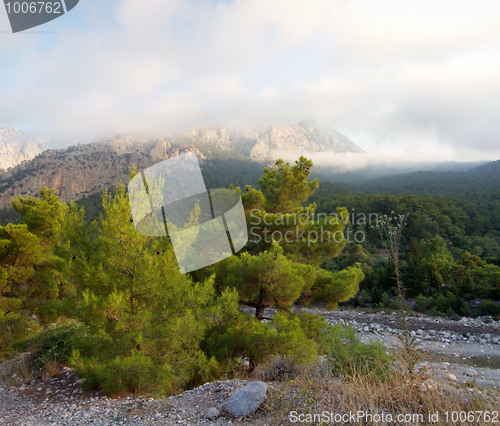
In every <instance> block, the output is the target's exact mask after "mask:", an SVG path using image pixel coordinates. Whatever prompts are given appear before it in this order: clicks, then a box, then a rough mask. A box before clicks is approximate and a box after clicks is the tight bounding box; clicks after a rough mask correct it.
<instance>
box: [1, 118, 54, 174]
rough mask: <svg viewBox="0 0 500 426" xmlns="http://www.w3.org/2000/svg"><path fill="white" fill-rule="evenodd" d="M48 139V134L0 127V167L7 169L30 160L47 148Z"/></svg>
mask: <svg viewBox="0 0 500 426" xmlns="http://www.w3.org/2000/svg"><path fill="white" fill-rule="evenodd" d="M49 140H50V138H49V137H48V136H40V135H37V134H35V133H26V132H22V131H20V130H16V129H14V128H13V127H0V169H3V170H7V169H9V168H11V167H14V166H17V165H18V164H20V163H21V162H23V161H29V160H31V159H32V158H34V157H36V156H37V155H38V154H40V153H41V152H42V151H43V150H45V149H46V148H47V143H48V142H49Z"/></svg>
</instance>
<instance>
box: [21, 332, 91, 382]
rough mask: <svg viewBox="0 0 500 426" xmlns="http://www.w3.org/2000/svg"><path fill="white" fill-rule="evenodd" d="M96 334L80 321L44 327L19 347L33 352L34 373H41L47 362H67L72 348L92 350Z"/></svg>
mask: <svg viewBox="0 0 500 426" xmlns="http://www.w3.org/2000/svg"><path fill="white" fill-rule="evenodd" d="M96 338H97V337H96V336H93V335H91V334H90V332H89V330H88V327H86V326H85V325H83V324H81V323H68V324H65V325H61V326H57V327H51V328H46V329H45V330H43V331H41V332H40V333H38V334H35V335H34V336H31V337H30V338H28V339H27V340H26V341H25V342H23V343H21V344H20V345H19V349H21V350H22V351H26V352H31V353H32V354H33V370H34V373H35V375H38V374H41V373H42V371H43V370H44V368H45V366H46V365H48V364H49V363H67V362H68V361H69V358H70V356H71V354H72V352H73V350H74V349H79V350H82V351H84V352H92V351H93V350H94V349H93V348H95V343H96V342H95V340H96Z"/></svg>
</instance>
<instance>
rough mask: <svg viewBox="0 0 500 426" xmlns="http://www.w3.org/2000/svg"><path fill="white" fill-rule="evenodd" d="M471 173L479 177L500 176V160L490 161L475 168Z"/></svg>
mask: <svg viewBox="0 0 500 426" xmlns="http://www.w3.org/2000/svg"><path fill="white" fill-rule="evenodd" d="M470 172H471V173H474V174H478V175H489V176H500V160H497V161H490V162H489V163H486V164H483V165H481V166H479V167H475V168H473V169H472V170H470Z"/></svg>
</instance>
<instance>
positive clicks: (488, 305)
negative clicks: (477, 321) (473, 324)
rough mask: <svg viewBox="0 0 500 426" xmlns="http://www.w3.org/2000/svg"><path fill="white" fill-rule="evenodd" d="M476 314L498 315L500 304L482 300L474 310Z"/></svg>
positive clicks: (499, 314) (480, 315) (499, 313)
mask: <svg viewBox="0 0 500 426" xmlns="http://www.w3.org/2000/svg"><path fill="white" fill-rule="evenodd" d="M475 314H476V316H478V317H482V316H489V315H492V316H494V317H497V316H500V306H499V305H497V304H496V303H494V302H490V301H488V300H487V301H484V302H481V303H480V304H479V305H478V307H477V308H476V311H475Z"/></svg>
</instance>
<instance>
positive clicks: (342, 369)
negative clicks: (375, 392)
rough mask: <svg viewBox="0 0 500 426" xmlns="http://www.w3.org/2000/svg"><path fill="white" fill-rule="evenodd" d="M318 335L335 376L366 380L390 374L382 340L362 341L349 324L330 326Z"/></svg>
mask: <svg viewBox="0 0 500 426" xmlns="http://www.w3.org/2000/svg"><path fill="white" fill-rule="evenodd" d="M322 337H323V338H322V343H321V347H322V350H323V352H324V353H325V355H326V358H327V360H328V363H329V365H330V368H331V371H332V373H333V374H334V375H335V376H338V375H341V376H347V377H350V378H353V377H362V378H366V379H367V380H371V379H378V380H380V379H384V378H387V377H388V376H390V372H391V366H392V364H393V358H392V356H390V355H388V354H386V353H385V351H384V346H383V344H382V343H380V342H370V343H362V342H361V341H360V340H359V337H358V334H357V331H356V330H355V329H354V328H353V327H352V326H348V327H346V328H343V327H342V326H334V327H332V330H331V331H330V332H329V333H324V334H323V336H322Z"/></svg>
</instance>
